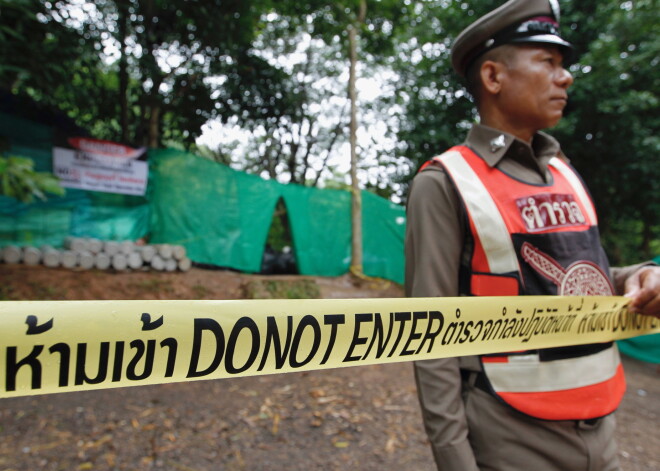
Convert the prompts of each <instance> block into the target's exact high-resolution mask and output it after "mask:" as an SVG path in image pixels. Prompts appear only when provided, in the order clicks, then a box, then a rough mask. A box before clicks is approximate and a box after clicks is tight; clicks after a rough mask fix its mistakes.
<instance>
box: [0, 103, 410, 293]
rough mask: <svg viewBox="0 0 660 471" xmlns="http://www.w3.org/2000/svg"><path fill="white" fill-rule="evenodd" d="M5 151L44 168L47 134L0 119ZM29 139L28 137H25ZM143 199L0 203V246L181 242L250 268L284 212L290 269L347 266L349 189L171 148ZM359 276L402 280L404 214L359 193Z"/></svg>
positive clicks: (157, 154) (216, 260) (330, 270)
mask: <svg viewBox="0 0 660 471" xmlns="http://www.w3.org/2000/svg"><path fill="white" fill-rule="evenodd" d="M0 136H5V137H7V136H9V141H10V144H11V148H10V150H9V151H8V152H5V153H6V154H16V155H22V156H26V157H30V158H32V159H33V160H34V161H35V169H36V170H38V171H51V170H52V143H51V136H50V134H49V133H48V130H47V129H46V130H44V127H43V126H39V125H35V124H34V123H30V122H28V121H26V122H20V123H19V124H18V125H17V124H16V122H15V121H14V120H12V119H10V118H8V117H7V115H2V113H0ZM32 137H34V138H35V140H34V141H32ZM148 160H149V166H150V168H149V185H148V189H147V195H146V196H145V197H136V196H126V195H116V194H109V193H99V192H91V191H82V190H73V189H67V192H66V195H65V196H64V197H51V198H49V200H48V201H47V202H39V203H34V204H21V203H17V202H16V201H15V200H13V199H10V198H5V197H0V246H6V245H13V244H15V245H21V246H23V245H34V246H41V245H44V244H47V245H52V246H56V247H57V246H61V245H62V243H63V241H64V239H65V238H66V237H67V236H69V235H73V236H80V237H96V238H100V239H104V240H136V239H139V238H141V237H148V238H149V242H150V243H154V244H157V243H172V244H181V245H183V246H185V247H186V249H187V253H188V256H189V257H190V259H191V260H193V261H194V262H198V263H203V264H211V265H216V266H220V267H227V268H232V269H236V270H240V271H246V272H259V271H260V269H261V261H262V257H263V252H264V249H265V245H266V240H267V238H268V232H269V229H270V226H271V223H272V221H273V213H274V210H275V207H276V205H277V203H278V201H279V200H280V199H282V200H283V202H284V204H285V206H286V208H287V213H288V220H289V224H290V228H291V234H292V239H293V250H294V253H295V257H296V263H297V265H298V271H299V273H300V274H303V275H318V276H338V275H342V274H344V273H347V272H348V270H349V267H350V261H351V214H350V212H351V193H350V192H348V191H342V190H330V189H327V190H326V189H317V188H307V187H303V186H299V185H283V184H280V183H277V182H274V181H268V180H263V179H261V178H259V177H256V176H253V175H248V174H245V173H243V172H238V171H235V170H233V169H230V168H229V167H227V166H225V165H222V164H218V163H215V162H212V161H210V160H207V159H204V158H201V157H199V156H196V155H193V154H189V153H186V152H183V151H180V150H174V149H164V150H163V149H159V150H150V151H149V159H148ZM362 199H363V215H362V218H363V227H362V230H363V246H364V272H365V274H366V275H368V276H374V277H381V278H386V279H390V280H393V281H395V282H398V283H402V282H403V266H404V262H403V239H404V231H405V210H404V209H403V208H402V207H401V206H398V205H396V204H393V203H391V202H389V201H387V200H385V199H383V198H380V197H378V196H376V195H373V194H371V193H369V192H366V191H363V192H362Z"/></svg>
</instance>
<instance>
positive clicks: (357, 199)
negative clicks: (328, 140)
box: [348, 0, 367, 276]
mask: <svg viewBox="0 0 660 471" xmlns="http://www.w3.org/2000/svg"><path fill="white" fill-rule="evenodd" d="M366 12H367V1H366V0H361V1H360V11H359V14H358V18H357V21H356V22H355V23H354V24H352V25H349V27H348V43H349V51H350V52H349V54H350V69H349V79H348V98H349V101H350V102H351V123H350V137H349V142H350V148H351V192H352V199H351V200H352V205H351V223H352V227H353V230H352V237H351V268H350V270H351V273H353V274H355V275H357V276H362V275H363V274H364V262H363V260H364V257H363V245H362V194H361V193H360V185H359V182H358V178H357V166H358V158H357V127H358V123H357V90H356V87H355V83H356V80H357V71H356V69H357V61H358V59H357V29H358V27H359V26H360V25H361V24H362V23H363V22H364V19H365V16H366Z"/></svg>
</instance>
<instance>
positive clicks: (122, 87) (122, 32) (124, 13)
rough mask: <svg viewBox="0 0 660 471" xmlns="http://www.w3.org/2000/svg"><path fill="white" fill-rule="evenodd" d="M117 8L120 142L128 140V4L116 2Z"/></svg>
mask: <svg viewBox="0 0 660 471" xmlns="http://www.w3.org/2000/svg"><path fill="white" fill-rule="evenodd" d="M118 8H119V41H120V44H121V48H120V57H119V113H120V117H119V124H120V126H121V142H122V143H124V144H126V143H128V142H129V136H128V59H127V57H126V49H127V48H126V37H127V36H128V5H127V4H126V3H125V2H124V1H120V2H118Z"/></svg>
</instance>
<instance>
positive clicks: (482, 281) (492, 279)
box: [470, 273, 520, 296]
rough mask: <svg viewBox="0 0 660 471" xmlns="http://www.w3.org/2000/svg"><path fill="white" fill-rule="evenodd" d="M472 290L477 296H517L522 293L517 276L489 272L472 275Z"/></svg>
mask: <svg viewBox="0 0 660 471" xmlns="http://www.w3.org/2000/svg"><path fill="white" fill-rule="evenodd" d="M470 290H471V292H472V294H474V295H475V296H517V295H518V294H520V287H519V284H518V279H517V278H515V277H513V276H502V275H491V274H489V273H478V274H474V275H472V277H471V279H470Z"/></svg>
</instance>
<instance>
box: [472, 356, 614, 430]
mask: <svg viewBox="0 0 660 471" xmlns="http://www.w3.org/2000/svg"><path fill="white" fill-rule="evenodd" d="M484 360H485V358H484ZM625 392H626V382H625V379H624V373H623V366H622V365H619V367H618V368H617V371H616V374H615V375H614V376H613V377H612V378H610V379H609V380H607V381H604V382H602V383H598V384H592V385H590V386H584V387H581V388H576V389H565V390H561V391H549V392H539V393H529V392H528V393H507V392H498V395H499V396H500V397H501V398H502V399H503V400H504V401H505V402H506V403H507V404H509V405H510V406H512V407H513V408H514V409H516V410H519V411H520V412H523V413H525V414H527V415H531V416H532V417H536V418H538V419H544V420H586V419H593V418H596V417H604V416H606V415H608V414H611V413H612V412H614V411H615V410H616V408H617V406H618V405H619V403H620V402H621V399H622V398H623V395H624V393H625Z"/></svg>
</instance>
